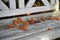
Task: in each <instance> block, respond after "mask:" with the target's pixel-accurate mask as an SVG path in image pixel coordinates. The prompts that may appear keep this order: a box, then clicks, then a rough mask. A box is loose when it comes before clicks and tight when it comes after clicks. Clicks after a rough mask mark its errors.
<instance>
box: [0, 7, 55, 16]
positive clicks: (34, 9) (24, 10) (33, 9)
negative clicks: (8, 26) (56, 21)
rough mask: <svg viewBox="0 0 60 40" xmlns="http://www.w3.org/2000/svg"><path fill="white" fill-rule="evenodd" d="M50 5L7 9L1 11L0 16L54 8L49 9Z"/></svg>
mask: <svg viewBox="0 0 60 40" xmlns="http://www.w3.org/2000/svg"><path fill="white" fill-rule="evenodd" d="M51 7H52V6H41V7H32V8H24V9H16V10H9V11H1V12H0V17H6V16H14V15H22V14H26V13H35V12H43V11H49V10H54V9H51Z"/></svg>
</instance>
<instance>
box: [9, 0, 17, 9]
mask: <svg viewBox="0 0 60 40" xmlns="http://www.w3.org/2000/svg"><path fill="white" fill-rule="evenodd" d="M9 6H10V9H11V10H13V9H16V2H15V0H9Z"/></svg>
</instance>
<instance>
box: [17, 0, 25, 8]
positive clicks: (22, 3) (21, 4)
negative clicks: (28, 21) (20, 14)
mask: <svg viewBox="0 0 60 40" xmlns="http://www.w3.org/2000/svg"><path fill="white" fill-rule="evenodd" d="M18 3H19V8H24V7H25V4H24V0H18Z"/></svg>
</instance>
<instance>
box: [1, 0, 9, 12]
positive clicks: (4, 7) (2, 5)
mask: <svg viewBox="0 0 60 40" xmlns="http://www.w3.org/2000/svg"><path fill="white" fill-rule="evenodd" d="M0 9H1V10H2V11H6V10H9V8H8V7H7V6H6V5H5V4H4V3H3V2H2V1H1V0H0Z"/></svg>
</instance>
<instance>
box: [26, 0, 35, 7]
mask: <svg viewBox="0 0 60 40" xmlns="http://www.w3.org/2000/svg"><path fill="white" fill-rule="evenodd" d="M35 1H36V0H29V1H28V3H27V5H26V7H32V6H33V4H34V3H35Z"/></svg>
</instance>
